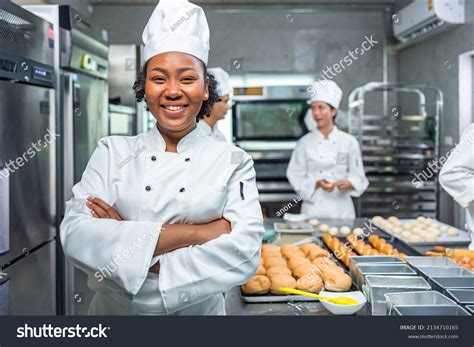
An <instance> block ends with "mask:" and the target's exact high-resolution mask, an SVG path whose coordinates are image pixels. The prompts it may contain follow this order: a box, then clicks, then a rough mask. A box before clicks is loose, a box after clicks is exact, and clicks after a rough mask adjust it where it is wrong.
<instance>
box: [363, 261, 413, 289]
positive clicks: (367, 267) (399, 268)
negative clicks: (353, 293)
mask: <svg viewBox="0 0 474 347" xmlns="http://www.w3.org/2000/svg"><path fill="white" fill-rule="evenodd" d="M356 271H357V275H356V283H357V285H358V286H359V288H360V287H361V286H362V285H363V284H365V277H366V276H368V275H376V276H416V271H415V270H413V269H412V268H411V267H409V266H408V265H407V264H396V263H392V264H382V263H376V264H373V263H372V264H367V263H365V264H357V265H356Z"/></svg>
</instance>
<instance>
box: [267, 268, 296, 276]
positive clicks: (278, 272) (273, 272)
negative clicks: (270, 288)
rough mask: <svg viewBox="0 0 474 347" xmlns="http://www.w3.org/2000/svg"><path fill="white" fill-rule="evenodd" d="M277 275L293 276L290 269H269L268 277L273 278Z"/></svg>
mask: <svg viewBox="0 0 474 347" xmlns="http://www.w3.org/2000/svg"><path fill="white" fill-rule="evenodd" d="M276 275H289V276H291V270H290V269H288V268H287V267H286V266H272V267H271V268H269V269H267V276H268V277H272V276H276Z"/></svg>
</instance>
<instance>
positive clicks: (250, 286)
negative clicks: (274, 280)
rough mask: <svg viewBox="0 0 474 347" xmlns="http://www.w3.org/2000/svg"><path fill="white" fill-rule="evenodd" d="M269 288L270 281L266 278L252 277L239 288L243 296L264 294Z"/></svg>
mask: <svg viewBox="0 0 474 347" xmlns="http://www.w3.org/2000/svg"><path fill="white" fill-rule="evenodd" d="M270 287H271V281H270V279H269V278H268V277H267V276H261V275H257V276H253V277H252V278H251V279H250V280H249V281H248V282H247V283H245V284H244V285H242V286H241V288H242V291H243V292H244V293H245V294H266V293H268V292H269V290H270Z"/></svg>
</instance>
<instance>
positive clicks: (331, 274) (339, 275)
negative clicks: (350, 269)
mask: <svg viewBox="0 0 474 347" xmlns="http://www.w3.org/2000/svg"><path fill="white" fill-rule="evenodd" d="M323 282H324V287H325V288H326V289H327V290H329V291H333V292H345V291H348V290H349V289H351V286H352V279H351V277H350V276H349V275H347V274H346V273H345V272H344V271H342V272H341V271H340V270H338V269H337V268H336V267H334V268H331V269H328V270H326V271H324V273H323Z"/></svg>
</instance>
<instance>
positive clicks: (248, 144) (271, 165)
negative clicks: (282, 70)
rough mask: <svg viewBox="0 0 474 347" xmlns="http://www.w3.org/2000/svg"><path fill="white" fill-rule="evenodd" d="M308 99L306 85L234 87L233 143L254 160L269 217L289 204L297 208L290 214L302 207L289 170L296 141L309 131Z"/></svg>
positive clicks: (264, 208)
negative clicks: (290, 179)
mask: <svg viewBox="0 0 474 347" xmlns="http://www.w3.org/2000/svg"><path fill="white" fill-rule="evenodd" d="M308 98H309V93H308V92H307V87H305V86H262V87H241V88H234V97H233V107H232V132H233V140H234V142H235V144H236V145H237V146H238V147H241V148H242V149H244V150H245V151H247V152H248V153H249V154H250V155H251V156H252V158H253V160H254V163H255V171H256V174H257V187H258V190H259V193H260V202H261V205H262V209H263V212H264V216H265V217H275V216H277V215H278V211H279V210H280V209H281V208H282V207H284V206H285V205H288V204H289V203H291V204H294V205H295V206H294V209H291V211H290V212H294V213H296V212H297V209H299V208H300V207H299V206H296V205H297V203H296V202H295V201H297V200H298V196H297V194H296V193H295V192H294V191H293V189H292V188H291V186H290V184H289V182H288V179H287V178H286V169H287V167H288V162H289V160H290V157H291V153H292V151H293V149H294V148H295V145H296V141H297V140H298V139H299V138H300V137H301V136H302V135H304V134H305V133H306V132H307V131H308V129H307V128H306V125H305V123H304V116H305V114H306V111H307V110H308V107H309V106H308V104H307V102H306V101H307V100H308ZM295 199H296V200H295Z"/></svg>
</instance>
